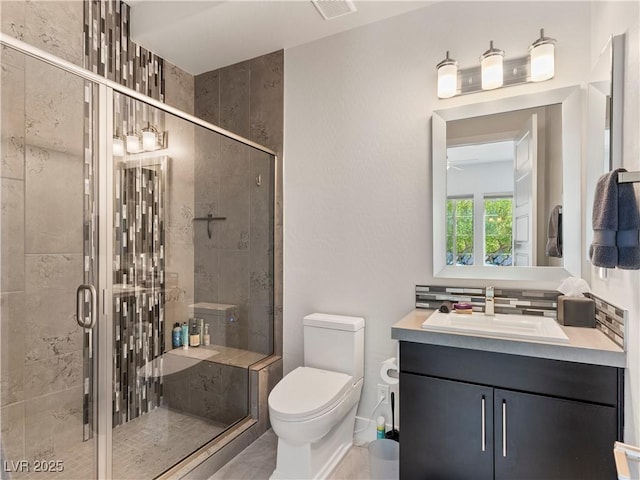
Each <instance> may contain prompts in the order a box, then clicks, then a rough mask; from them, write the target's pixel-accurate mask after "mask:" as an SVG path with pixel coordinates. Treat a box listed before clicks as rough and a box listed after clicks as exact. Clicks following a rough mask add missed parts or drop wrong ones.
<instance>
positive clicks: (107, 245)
mask: <svg viewBox="0 0 640 480" xmlns="http://www.w3.org/2000/svg"><path fill="white" fill-rule="evenodd" d="M0 45H4V46H7V47H10V48H12V49H14V50H16V51H18V52H21V53H23V54H25V55H28V56H29V57H32V58H35V59H37V60H40V61H42V62H45V63H47V64H49V65H52V66H54V67H57V68H59V69H61V70H64V71H66V72H69V73H71V74H74V75H76V76H78V77H80V78H83V79H85V80H88V81H90V82H92V83H94V84H95V85H96V86H97V88H98V106H97V107H98V125H96V126H95V127H96V130H97V132H98V138H97V141H98V148H97V149H95V151H96V152H97V156H98V168H97V170H98V171H97V178H96V179H95V182H94V184H95V186H96V189H97V198H96V199H97V202H98V272H99V273H98V285H97V289H96V290H97V292H98V299H97V300H98V310H99V313H100V314H99V317H98V319H97V322H96V326H95V328H94V331H95V330H97V336H98V341H97V345H96V350H97V362H94V379H95V385H94V386H95V390H94V392H97V395H96V396H97V412H98V415H97V417H98V418H97V420H96V429H97V432H96V433H97V437H98V441H97V452H96V457H97V458H96V464H97V472H96V474H97V478H98V479H101V480H102V479H104V480H108V479H111V478H112V461H113V451H112V416H111V410H112V397H111V394H112V390H113V372H114V368H113V331H112V327H113V325H112V322H113V318H111V317H112V316H111V315H110V311H111V306H112V303H113V278H112V269H111V259H112V258H113V251H114V245H113V235H112V232H113V228H114V225H113V223H114V220H113V190H114V185H113V162H112V161H111V159H112V158H113V157H112V153H113V152H112V142H111V141H109V140H110V139H111V138H113V115H114V114H113V92H114V91H115V92H119V93H121V94H124V95H127V96H129V97H131V98H133V99H135V100H139V101H141V102H143V103H146V104H147V105H149V106H151V107H155V108H157V109H159V110H161V111H163V112H165V113H169V114H171V115H174V116H176V117H178V118H181V119H183V120H186V121H188V122H190V123H192V124H195V125H198V126H200V127H204V128H205V129H207V130H209V131H213V132H216V133H218V134H220V135H223V136H225V137H227V138H230V139H233V140H236V141H238V142H240V143H243V144H245V145H247V146H250V147H253V148H255V149H257V150H260V151H262V152H264V153H267V154H269V155H272V156H273V161H274V179H273V181H274V186H275V185H277V182H278V181H279V179H278V176H277V171H278V170H277V166H278V156H277V155H276V152H274V151H273V150H271V149H270V148H267V147H265V146H263V145H260V144H258V143H256V142H253V141H252V140H249V139H247V138H244V137H242V136H240V135H237V134H235V133H233V132H230V131H228V130H225V129H223V128H220V127H218V126H216V125H213V124H211V123H209V122H206V121H204V120H201V119H199V118H197V117H195V116H193V115H190V114H188V113H185V112H183V111H181V110H179V109H177V108H175V107H171V106H169V105H166V104H164V103H162V102H160V101H158V100H155V99H152V98H150V97H147V96H146V95H143V94H141V93H138V92H136V91H135V90H132V89H130V88H127V87H123V86H122V85H120V84H118V83H116V82H114V81H112V80H108V79H106V78H104V77H101V76H99V75H97V74H96V73H93V72H90V71H89V70H86V69H84V68H82V67H79V66H78V65H75V64H73V63H71V62H69V61H66V60H63V59H61V58H58V57H56V56H55V55H52V54H50V53H47V52H45V51H43V50H40V49H38V48H36V47H33V46H32V45H30V44H28V43H26V42H23V41H21V40H18V39H16V38H14V37H11V36H10V35H7V34H5V33H0ZM276 201H277V200H276V196H275V195H274V205H273V206H274V209H275V207H276ZM274 211H275V210H274ZM274 222H275V219H274ZM274 235H275V229H274ZM273 262H275V259H274V260H273ZM274 266H275V265H274ZM274 271H275V269H274ZM273 300H274V305H275V298H274V299H273ZM94 345H95V343H94ZM274 348H275V346H274ZM274 355H275V352H273V353H272V354H271V355H270V356H274ZM267 358H269V356H267ZM265 360H266V359H265ZM95 363H97V365H96V364H95Z"/></svg>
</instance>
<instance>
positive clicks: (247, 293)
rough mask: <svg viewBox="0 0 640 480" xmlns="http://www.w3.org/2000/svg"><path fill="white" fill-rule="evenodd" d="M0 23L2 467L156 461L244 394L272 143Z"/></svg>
mask: <svg viewBox="0 0 640 480" xmlns="http://www.w3.org/2000/svg"><path fill="white" fill-rule="evenodd" d="M1 40H2V55H1V57H0V62H1V75H2V77H1V80H0V82H1V83H0V93H1V102H0V110H1V112H0V113H1V117H0V126H1V141H2V144H1V150H0V153H1V160H2V162H1V165H0V181H1V184H0V193H1V217H0V233H1V236H0V253H1V259H0V261H1V263H0V273H1V277H0V289H1V305H0V315H1V317H0V319H1V329H0V346H1V350H0V391H1V399H0V400H1V403H0V407H1V412H2V416H1V421H0V426H1V428H2V432H1V436H0V454H1V457H2V458H1V464H2V469H1V470H0V472H1V473H2V478H16V479H21V478H32V477H39V478H43V477H42V472H47V474H48V475H50V476H51V477H52V478H64V479H89V478H117V479H128V478H131V479H140V478H155V477H159V476H162V475H163V474H164V475H166V474H167V472H168V471H170V470H171V469H172V468H175V466H176V465H178V464H179V463H180V462H182V461H183V460H184V459H185V458H188V457H189V456H191V455H192V454H194V452H198V451H201V450H202V449H203V448H204V447H206V446H210V445H212V444H214V443H215V440H216V438H220V437H221V436H222V435H223V434H224V433H228V432H230V431H233V429H234V428H236V427H237V426H238V425H240V424H242V422H243V421H246V419H247V418H251V417H252V411H254V410H255V409H256V408H255V406H252V405H251V402H252V399H253V398H255V392H253V393H252V391H251V390H252V388H255V387H252V382H251V376H250V372H251V368H252V366H253V365H255V364H256V363H258V362H261V361H264V359H266V358H267V357H270V356H271V355H272V354H273V352H274V338H273V335H274V332H273V325H274V322H273V318H274V289H273V287H274V281H273V276H274V255H273V250H274V249H273V239H274V192H275V164H276V157H275V154H274V152H273V151H271V150H269V149H267V148H265V147H262V146H260V145H257V144H255V143H253V142H251V141H248V140H246V139H243V138H241V137H239V136H236V135H234V134H232V133H229V132H226V131H224V130H222V129H220V128H217V127H215V126H213V125H210V124H208V123H206V122H203V121H201V120H199V119H197V118H195V117H192V116H190V115H187V114H184V113H182V112H180V111H178V110H176V109H174V108H171V107H168V106H166V105H164V104H161V103H160V102H157V101H155V100H152V99H149V98H147V97H144V96H143V95H141V94H138V93H136V92H134V91H132V90H129V89H127V88H124V87H122V86H120V85H118V84H115V83H113V82H110V81H108V80H105V79H104V78H101V77H98V76H96V75H94V74H92V73H90V72H87V71H85V70H82V69H80V68H79V67H76V66H74V65H72V64H69V63H67V62H64V61H61V60H59V59H57V58H55V57H52V56H50V55H48V54H46V53H43V52H40V51H38V50H35V49H34V48H32V47H30V46H28V45H26V44H23V43H22V42H19V41H17V40H14V39H11V38H8V37H5V36H2V38H1ZM185 342H186V343H187V344H186V345H185V344H184V343H185ZM253 415H254V416H255V413H253Z"/></svg>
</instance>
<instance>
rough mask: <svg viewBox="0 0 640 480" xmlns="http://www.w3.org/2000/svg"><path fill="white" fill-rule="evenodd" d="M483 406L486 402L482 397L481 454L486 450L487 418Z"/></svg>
mask: <svg viewBox="0 0 640 480" xmlns="http://www.w3.org/2000/svg"><path fill="white" fill-rule="evenodd" d="M485 404H486V401H485V398H484V395H483V396H482V451H483V452H484V451H486V450H487V429H486V421H487V416H486V410H485V408H486V407H485Z"/></svg>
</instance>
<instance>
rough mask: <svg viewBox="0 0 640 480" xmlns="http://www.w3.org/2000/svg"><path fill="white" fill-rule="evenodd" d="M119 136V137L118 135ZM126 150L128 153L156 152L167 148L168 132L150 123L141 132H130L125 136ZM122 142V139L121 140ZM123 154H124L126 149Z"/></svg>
mask: <svg viewBox="0 0 640 480" xmlns="http://www.w3.org/2000/svg"><path fill="white" fill-rule="evenodd" d="M118 138H119V137H118ZM125 140H126V151H127V153H128V154H132V153H141V152H154V151H156V150H160V149H164V148H167V146H166V140H167V133H166V132H160V131H159V130H158V129H157V128H156V127H155V126H154V125H152V124H150V123H149V124H148V125H147V126H146V127H145V128H143V129H142V130H141V131H140V132H139V133H138V132H135V131H133V132H130V133H129V134H127V136H126V137H125ZM120 142H122V140H120ZM115 143H116V137H114V147H113V148H114V155H115V156H117V154H116V153H115V151H116V145H115ZM121 155H124V151H123V153H122V154H121Z"/></svg>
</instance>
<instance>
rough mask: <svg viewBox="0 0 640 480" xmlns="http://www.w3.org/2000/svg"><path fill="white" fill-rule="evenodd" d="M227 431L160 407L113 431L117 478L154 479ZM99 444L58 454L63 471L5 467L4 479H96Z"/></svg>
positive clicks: (216, 424) (114, 466)
mask: <svg viewBox="0 0 640 480" xmlns="http://www.w3.org/2000/svg"><path fill="white" fill-rule="evenodd" d="M223 430H224V425H221V424H218V423H214V422H212V421H210V420H208V419H205V418H200V417H196V416H193V415H188V414H185V413H181V412H176V411H174V410H169V409H168V408H164V407H158V408H156V409H155V410H152V411H151V412H149V413H146V414H144V415H142V416H140V417H137V418H135V419H133V420H131V421H130V422H128V423H125V424H124V425H120V426H118V427H116V428H115V429H114V430H113V459H114V462H113V479H114V480H149V479H152V478H154V477H156V476H158V475H159V474H161V473H162V472H164V471H165V470H167V469H168V468H170V467H172V466H173V465H175V464H176V463H177V462H178V461H179V460H180V459H182V458H183V457H185V456H187V455H189V454H190V453H191V452H193V451H194V450H196V449H197V448H199V447H200V446H202V445H203V444H205V443H206V442H208V441H209V440H211V439H212V438H214V437H215V436H217V435H218V434H220V433H221V432H222V431H223ZM95 445H96V444H95V442H94V441H89V442H83V443H81V444H79V445H74V446H73V448H68V449H66V450H61V451H57V452H56V453H55V459H56V460H60V461H61V462H62V465H63V466H64V470H63V471H62V472H58V473H52V472H47V473H42V472H34V471H31V472H16V471H15V470H16V469H11V470H14V471H12V472H8V471H6V470H8V469H7V468H4V469H3V471H2V472H0V473H2V475H0V477H1V478H2V479H3V480H4V479H12V480H31V479H39V480H43V479H44V478H46V479H47V480H87V479H89V478H95V465H94V457H95ZM54 467H55V465H54ZM32 469H33V468H32Z"/></svg>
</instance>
